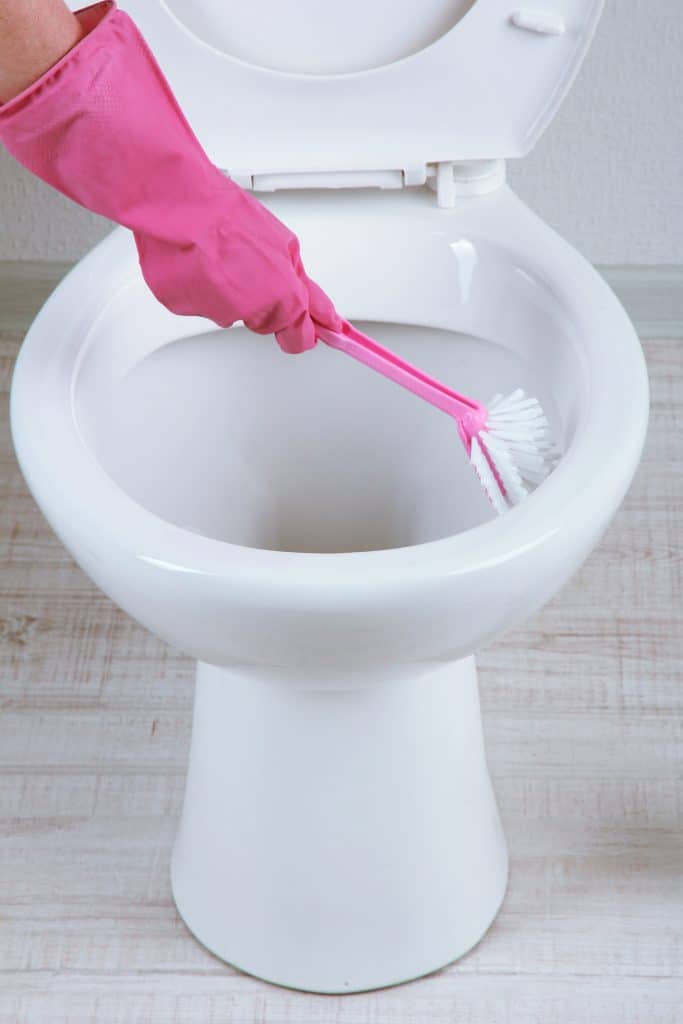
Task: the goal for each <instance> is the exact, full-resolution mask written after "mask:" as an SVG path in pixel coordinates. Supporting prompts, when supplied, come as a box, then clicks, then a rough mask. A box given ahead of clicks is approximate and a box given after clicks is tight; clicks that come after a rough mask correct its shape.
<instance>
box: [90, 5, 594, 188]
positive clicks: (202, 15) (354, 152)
mask: <svg viewBox="0 0 683 1024" xmlns="http://www.w3.org/2000/svg"><path fill="white" fill-rule="evenodd" d="M531 3H532V6H530V7H523V6H522V7H520V6H517V5H516V3H515V0H419V2H416V0H412V2H406V3H397V2H396V0H343V2H341V3H340V2H339V0H334V2H333V0H296V3H287V2H283V0H249V2H248V3H240V2H239V0H120V6H121V7H122V8H123V9H125V10H127V11H128V12H129V13H130V14H131V15H132V17H133V18H134V19H135V21H136V22H137V24H138V25H139V27H140V29H141V30H142V32H143V33H144V35H145V36H146V37H147V40H148V42H149V43H150V45H151V47H152V49H153V50H154V52H155V54H156V56H157V59H158V60H159V63H160V64H161V66H162V68H163V70H164V72H165V73H166V75H167V76H168V78H169V80H170V82H171V85H172V87H173V89H174V91H175V92H176V94H177V96H178V98H179V100H180V103H181V105H182V106H183V109H184V110H185V113H186V114H187V117H188V119H189V121H190V123H191V124H192V126H193V128H194V130H195V131H196V133H197V134H198V136H199V138H200V139H201V141H202V143H203V144H204V146H205V148H206V149H207V151H208V152H209V155H210V156H211V158H212V159H213V160H214V162H215V163H217V164H218V165H219V166H221V167H223V168H224V169H226V170H228V171H229V172H230V173H231V174H233V175H234V176H236V177H237V178H238V180H240V179H243V178H249V177H250V176H252V175H272V174H276V175H278V174H284V173H297V172H303V173H309V174H311V173H317V174H321V173H322V174H325V173H332V172H349V171H351V172H353V171H355V172H358V171H369V170H374V171H384V172H394V173H398V172H403V179H404V180H405V182H406V183H407V184H411V183H418V182H420V181H423V180H424V174H425V168H426V165H427V164H432V163H436V162H441V161H467V160H482V159H492V158H493V159H495V158H499V157H518V156H522V155H524V154H525V153H527V152H528V151H529V150H530V149H531V147H532V146H533V145H534V143H535V142H536V140H537V139H538V137H539V136H540V134H541V133H542V131H543V130H544V129H545V127H546V126H547V124H548V123H549V122H550V119H551V118H552V116H553V114H554V113H555V111H556V110H557V109H558V107H559V105H560V103H561V101H562V99H563V97H564V96H565V94H566V92H567V91H568V89H569V86H570V85H571V82H572V80H573V78H574V76H575V74H576V72H577V70H578V68H579V65H580V63H581V61H582V59H583V56H584V54H585V52H586V50H587V47H588V44H589V42H590V40H591V37H592V35H593V32H594V30H595V27H596V24H597V21H598V19H599V16H600V13H601V9H602V5H603V0H531ZM72 6H73V7H74V8H77V7H78V6H80V5H79V3H72Z"/></svg>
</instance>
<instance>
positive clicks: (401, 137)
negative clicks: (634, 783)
mask: <svg viewBox="0 0 683 1024" xmlns="http://www.w3.org/2000/svg"><path fill="white" fill-rule="evenodd" d="M73 6H74V7H76V6H77V4H74V5H73ZM121 6H122V7H124V8H125V9H127V10H128V11H129V12H130V13H131V14H132V15H133V17H134V18H135V19H136V21H137V23H138V24H139V26H140V28H141V29H142V31H143V32H144V33H145V35H146V36H147V38H148V40H149V41H150V43H151V45H152V48H153V49H154V51H155V53H156V55H157V57H158V59H159V61H160V63H161V65H162V67H163V68H164V70H165V72H166V73H167V75H168V77H169V79H170V81H171V83H172V85H173V87H174V89H175V91H176V92H177V95H178V97H179V99H180V101H181V104H182V105H183V107H184V109H185V111H186V113H187V115H188V118H189V120H190V122H191V123H192V125H193V127H194V128H195V130H196V131H197V133H198V135H199V136H200V138H201V140H202V142H203V143H204V145H205V147H206V148H207V150H208V152H209V154H210V156H211V157H212V159H213V160H214V161H215V162H216V163H217V164H218V165H219V166H221V167H223V168H225V169H226V170H227V171H228V172H229V173H230V174H231V175H232V176H233V177H235V178H236V180H238V181H239V182H240V183H241V184H244V185H245V186H247V187H250V188H253V189H254V190H255V191H256V192H257V193H258V195H259V197H260V198H262V199H263V201H264V202H265V203H266V204H267V205H268V206H269V207H270V209H272V210H273V212H274V213H275V214H277V215H278V216H279V217H280V218H282V219H283V220H284V221H285V222H286V223H288V224H289V225H290V226H291V227H292V229H293V230H294V231H295V232H296V233H297V234H298V235H299V237H300V239H301V245H302V252H303V255H304V259H305V262H306V265H307V268H308V270H309V272H310V273H311V275H312V276H313V277H314V278H316V279H317V280H319V282H320V283H321V285H322V286H323V287H324V288H325V289H326V290H327V291H328V292H329V293H330V295H331V296H332V297H333V298H334V301H335V303H336V304H337V307H338V309H339V310H340V312H342V313H343V315H344V316H346V317H348V318H349V319H351V320H352V321H354V322H355V323H357V324H358V325H359V326H361V327H362V328H364V329H366V330H368V331H370V332H371V333H373V334H375V335H376V336H377V337H378V338H379V340H380V341H382V342H384V343H386V344H389V345H391V346H393V347H394V348H395V349H396V350H397V351H398V352H399V353H400V354H401V355H403V356H405V357H406V358H409V359H411V360H412V361H414V362H415V363H417V364H418V365H419V366H420V367H421V368H423V369H425V370H426V371H427V372H429V373H432V374H434V375H436V376H438V377H440V378H441V379H443V380H444V381H445V382H446V383H448V384H449V385H451V386H452V387H456V388H457V389H458V390H459V391H462V392H465V393H468V394H471V395H473V396H474V397H476V398H478V399H481V400H483V401H486V400H487V399H488V398H489V397H490V395H491V394H492V393H493V392H496V391H501V392H506V391H509V390H512V389H513V388H515V387H517V386H521V387H524V388H525V389H526V390H528V391H529V392H530V393H532V394H534V395H536V396H538V397H539V398H540V400H541V402H542V404H543V405H544V407H545V408H546V410H547V412H548V415H549V418H550V419H551V421H552V425H553V429H554V432H555V434H556V436H557V437H558V438H559V441H560V445H561V449H562V453H563V454H562V457H561V459H560V461H559V464H558V466H557V468H556V469H555V470H554V471H553V473H552V474H551V476H550V477H549V478H548V480H547V481H545V482H544V483H543V484H542V485H541V486H540V487H539V488H538V489H537V490H536V491H535V492H534V493H533V494H532V495H530V496H529V497H528V498H527V499H526V500H525V501H524V502H522V503H521V504H520V505H519V506H517V507H515V508H514V509H513V510H512V511H510V512H509V513H507V514H506V515H504V516H502V517H498V516H496V515H495V513H494V512H493V510H492V509H491V508H490V507H489V505H488V503H487V501H486V499H485V497H484V496H483V494H482V492H481V488H480V487H479V485H478V483H477V479H476V476H475V475H474V473H473V472H472V469H471V467H470V466H469V463H468V460H467V458H466V456H465V453H464V450H463V448H462V445H461V443H460V441H459V438H458V436H457V431H456V430H455V428H454V425H453V424H452V422H451V421H450V420H449V419H448V418H447V417H445V416H443V415H442V414H441V413H439V412H437V411H436V410H434V409H432V408H431V407H430V406H427V405H425V403H422V402H420V401H418V400H417V399H415V398H414V397H413V396H411V395H409V394H408V393H407V392H404V391H402V390H401V389H400V388H397V387H396V386H395V385H393V384H391V383H389V382H388V381H385V380H383V379H381V378H379V377H377V376H376V375H374V374H372V373H370V372H369V371H367V370H366V369H364V368H363V367H360V366H358V365H357V364H355V363H353V362H352V361H351V360H349V359H347V358H345V357H344V356H343V355H341V354H340V353H338V352H334V351H332V350H331V349H328V348H326V347H325V346H324V345H322V344H320V345H318V346H317V347H316V349H315V350H313V351H312V352H308V353H305V354H304V355H301V356H296V357H292V356H286V355H284V354H283V353H282V352H281V351H280V350H279V349H278V347H277V345H276V343H275V341H274V339H272V338H264V337H259V336H256V335H253V334H251V333H250V332H248V331H246V329H245V328H244V327H243V326H240V325H236V326H235V327H233V328H231V329H228V330H221V329H219V328H217V327H216V326H215V325H214V324H212V323H209V322H207V321H205V320H202V319H199V318H196V319H192V318H182V317H177V316H174V315H173V314H171V313H169V312H168V311H167V310H165V309H164V308H162V307H161V306H160V305H159V304H158V303H157V302H156V300H155V299H154V298H153V296H152V295H151V293H150V292H149V291H148V290H147V288H146V286H145V284H144V282H143V280H142V277H141V274H140V270H139V267H138V264H137V259H136V252H135V246H134V244H133V240H132V237H131V236H130V235H129V234H128V233H127V232H126V231H124V230H123V229H117V230H115V231H114V232H113V233H112V234H111V235H110V236H109V237H108V238H106V239H105V241H104V242H102V243H101V244H100V245H98V246H97V247H96V248H95V250H94V251H93V252H91V253H90V254H89V255H88V256H86V257H85V259H83V260H81V262H80V263H79V264H78V265H77V266H76V267H75V268H74V269H73V270H72V271H71V273H70V274H69V275H68V276H67V277H66V279H65V280H64V281H63V282H62V284H61V285H60V286H59V287H58V288H57V290H56V291H55V292H54V293H53V295H52V296H51V297H50V298H49V300H48V301H47V303H46V305H45V306H44V308H43V309H42V311H41V312H40V313H39V315H38V317H37V318H36V320H35V322H34V323H33V325H32V327H31V329H30V331H29V333H28V335H27V337H26V340H25V342H24V344H23V347H22V349H21V352H20V355H19V358H18V361H17V366H16V371H15V375H14V380H13V386H12V395H11V421H12V432H13V437H14V442H15V446H16V450H17V454H18V458H19V461H20V464H21V467H22V470H23V472H24V475H25V477H26V480H27V482H28V485H29V487H30V488H31V491H32V492H33V495H34V496H35V499H36V501H37V503H38V504H39V506H40V508H41V509H42V510H43V512H44V514H45V516H46V518H47V519H48V521H49V523H50V524H51V526H52V528H53V529H54V531H55V533H56V534H57V536H58V537H59V538H60V539H61V541H62V542H63V544H64V545H65V546H66V547H67V548H68V550H69V551H70V552H71V553H72V555H73V557H74V558H75V559H76V560H77V562H78V563H79V565H80V566H81V567H82V568H83V570H84V571H85V572H86V573H87V574H88V575H89V576H90V577H91V578H92V580H94V582H95V583H96V584H97V585H98V586H99V587H100V588H101V589H102V590H103V591H104V592H105V593H106V594H107V595H109V597H110V598H111V599H112V600H113V601H114V602H116V603H117V604H118V605H119V606H120V607H121V608H122V609H124V610H125V611H126V612H127V613H128V614H129V615H131V616H132V617H133V618H134V619H136V620H137V621H138V622H139V623H141V624H142V625H143V626H145V627H146V628H147V629H149V630H151V631H152V632H153V633H155V634H157V635H158V636H160V637H162V638H163V639H164V640H166V641H168V643H170V644H172V645H173V646H174V647H176V648H178V649H180V650H181V651H183V652H185V653H186V654H188V655H189V656H191V657H192V658H194V659H196V661H197V682H196V697H195V709H194V720H193V729H192V740H191V752H190V761H189V769H188V776H187V785H186V793H185V800H184V806H183V811H182V816H181V819H180V822H179V827H178V834H177V838H176V842H175V847H174V851H173V856H172V864H171V877H172V886H173V893H174V898H175V900H176V903H177V906H178V910H179V912H180V914H181V916H182V918H183V919H184V921H185V922H186V924H187V926H188V928H189V929H190V930H191V931H192V932H193V933H194V935H195V936H196V937H197V939H198V940H199V941H200V942H201V943H203V944H204V945H205V946H206V947H207V948H208V949H209V950H211V951H212V952H213V953H214V954H216V955H217V956H218V957H221V958H222V959H224V960H225V961H227V962H228V963H230V964H232V965H234V966H236V967H238V968H240V969H242V970H244V971H246V972H248V973H250V974H252V975H255V976H257V977H259V978H262V979H265V980H267V981H270V982H274V983H276V984H279V985H284V986H289V987H292V988H297V989H303V990H307V991H312V992H322V993H325V992H327V993H345V992H358V991H363V990H368V989H374V988H378V987H382V986H386V985H392V984H395V983H399V982H403V981H407V980H409V979H413V978H417V977H420V976H422V975H425V974H427V973H429V972H431V971H433V970H435V969H437V968H439V967H442V966H444V965H445V964H448V963H451V962H452V961H454V960H456V959H457V958H458V957H460V956H462V955H463V954H465V953H466V952H467V951H468V950H470V949H471V948H472V947H473V946H474V945H475V944H476V943H477V942H478V941H479V940H480V939H481V938H482V936H483V935H484V933H485V932H486V930H487V929H488V928H489V926H490V925H491V923H492V921H493V920H494V918H495V916H496V914H497V912H498V910H499V908H500V906H501V903H502V901H503V898H504V893H505V889H506V884H507V876H508V862H507V853H506V845H505V838H504V835H503V831H502V828H501V823H500V818H499V814H498V809H497V806H496V800H495V796H494V792H493V789H492V785H491V781H490V778H489V773H488V769H487V765H486V757H485V752H484V743H483V736H482V726H481V716H480V710H479V698H478V690H477V677H476V666H475V659H474V655H475V653H476V652H477V651H478V650H480V649H481V648H482V647H483V646H485V645H486V644H487V643H488V642H489V641H492V640H494V639H496V638H497V637H499V636H500V635H501V634H502V633H503V632H504V631H506V630H508V629H510V628H513V627H514V626H515V625H516V624H517V623H519V622H521V621H523V620H524V619H525V618H526V617H527V616H528V615H530V614H531V613H533V612H534V611H536V610H537V609H538V608H540V607H541V606H542V605H543V604H544V602H546V601H547V600H548V599H549V598H551V597H552V596H553V595H554V594H555V593H556V592H557V591H558V590H559V589H560V588H561V587H562V586H563V585H564V583H565V582H566V581H567V580H568V579H569V578H570V577H571V575H572V574H573V573H574V572H575V571H576V569H577V568H578V567H579V566H580V565H581V563H582V562H583V561H584V559H585V558H586V557H587V555H588V554H589V553H590V551H591V550H592V548H593V547H594V546H595V544H596V543H597V542H598V541H599V539H600V537H601V535H602V533H603V531H604V530H605V528H606V527H607V525H608V524H609V522H610V520H611V518H612V517H613V515H614V513H615V511H616V510H617V508H618V506H619V504H620V502H621V500H622V498H623V496H624V494H625V492H626V490H627V488H628V486H629V484H630V481H631V479H632V477H633V474H634V471H635V469H636V466H637V464H638V460H639V458H640V454H641V449H642V445H643V441H644V437H645V432H646V426H647V410H648V384H647V375H646V370H645V365H644V361H643V356H642V352H641V348H640V345H639V342H638V339H637V337H636V334H635V332H634V329H633V327H632V325H631V323H630V322H629V320H628V318H627V316H626V314H625V313H624V311H623V309H622V308H621V306H620V305H619V303H618V302H617V300H616V298H615V297H614V295H613V294H612V293H611V291H610V290H609V288H608V287H607V286H606V285H605V283H604V282H603V280H602V279H601V278H600V276H599V275H598V274H597V272H596V271H595V270H594V269H593V268H592V267H591V266H590V265H589V264H588V263H587V262H586V261H585V260H584V259H583V258H582V257H581V256H580V255H579V254H578V253H577V252H576V251H575V250H573V249H572V248H571V247H570V246H569V245H568V244H567V243H566V242H565V241H563V240H562V239H561V238H559V237H558V236H557V234H555V233H554V232H553V231H552V230H551V228H550V227H548V226H547V225H546V224H544V223H543V221H542V220H541V219H539V217H538V216H536V215H535V214H534V213H533V212H532V211H531V210H530V209H529V208H528V207H526V206H525V205H524V204H523V203H522V202H521V200H520V199H518V198H517V197H516V196H515V195H514V193H513V192H512V191H511V189H510V188H509V187H508V185H507V184H506V181H505V161H506V159H508V158H514V157H521V156H523V155H524V154H525V153H527V152H528V151H529V150H530V149H531V147H532V146H533V144H534V143H535V141H536V139H537V138H538V137H539V135H540V134H541V132H542V131H543V129H544V128H545V127H546V125H547V124H548V123H549V121H550V119H551V118H552V116H553V114H554V113H555V111H556V110H557V108H558V106H559V104H560V102H561V99H562V97H563V96H564V94H565V93H566V91H567V89H568V88H569V85H570V83H571V81H572V79H573V76H574V74H575V73H576V71H577V69H578V66H579V64H580V62H581V60H582V58H583V55H584V53H585V51H586V49H587V46H588V44H589V41H590V39H591V36H592V34H593V31H594V28H595V25H596V23H597V20H598V17H599V15H600V9H601V6H602V3H601V0H539V2H538V6H537V7H536V6H534V7H531V8H527V7H516V6H515V4H514V3H510V2H506V0H477V2H474V3H473V2H471V0H470V2H463V0H459V2H458V0H428V2H426V0H423V2H422V3H420V4H412V5H395V4H394V3H391V2H390V0H375V2H374V3H373V4H367V2H366V0H364V2H363V3H361V0H345V3H344V4H343V5H339V4H335V3H330V2H326V0H316V2H313V0H300V2H298V3H297V4H296V5H289V4H281V3H278V2H277V0H262V2H261V3H260V4H258V5H257V4H251V5H245V7H244V8H243V9H239V5H233V4H224V3H221V2H220V0H201V2H200V0H165V2H163V0H126V2H123V3H122V4H121ZM397 7H399V8H401V9H400V10H398V9H397ZM403 7H406V8H409V10H403V9H402V8H403ZM292 8H295V10H292ZM558 187H561V185H560V183H559V182H558ZM144 685H145V680H144V679H142V678H141V679H140V687H141V688H142V687H144ZM520 928H523V923H522V924H520Z"/></svg>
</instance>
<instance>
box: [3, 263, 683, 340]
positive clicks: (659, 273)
mask: <svg viewBox="0 0 683 1024" xmlns="http://www.w3.org/2000/svg"><path fill="white" fill-rule="evenodd" d="M68 268H69V265H68V264H65V263H37V262H31V261H25V262H13V261H5V262H3V261H0V300H1V301H0V313H2V314H3V319H7V317H8V315H10V314H11V313H12V312H14V313H15V315H16V316H17V317H18V318H19V319H21V315H23V316H24V317H25V316H26V313H28V312H29V311H31V310H36V309H37V306H38V304H39V302H42V301H43V299H45V298H46V297H47V295H48V294H49V293H50V291H51V290H52V288H53V287H55V286H56V284H57V282H58V281H59V280H60V279H61V278H62V277H63V276H64V274H65V273H66V271H67V270H68ZM598 270H599V271H600V273H601V274H602V275H603V277H604V278H605V280H606V281H607V283H608V284H609V285H610V287H611V288H612V289H613V291H614V292H615V293H616V294H617V296H618V297H619V299H620V301H621V302H622V303H623V305H624V307H625V309H626V311H627V313H628V314H629V316H630V317H631V319H632V320H633V322H634V324H635V326H636V330H637V331H638V334H639V335H640V337H641V338H683V267H678V266H642V267H633V266H631V267H626V266H605V267H599V268H598Z"/></svg>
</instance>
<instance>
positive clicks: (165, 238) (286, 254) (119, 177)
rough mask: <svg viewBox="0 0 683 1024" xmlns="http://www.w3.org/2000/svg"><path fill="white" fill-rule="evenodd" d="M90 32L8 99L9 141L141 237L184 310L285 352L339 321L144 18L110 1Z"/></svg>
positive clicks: (167, 301) (144, 262)
mask: <svg viewBox="0 0 683 1024" xmlns="http://www.w3.org/2000/svg"><path fill="white" fill-rule="evenodd" d="M78 17H79V20H80V21H81V24H82V26H83V28H84V30H85V32H86V33H87V34H86V35H85V36H84V38H83V39H82V40H81V41H80V42H79V43H78V44H77V45H76V46H75V47H74V48H73V49H72V50H70V51H69V53H67V54H66V55H65V56H64V57H63V58H62V60H61V61H59V63H58V64H56V65H55V66H54V67H53V68H51V69H50V70H49V71H48V72H46V73H45V74H44V75H43V76H42V77H41V78H39V79H38V81H37V82H35V83H34V84H33V85H32V86H30V87H29V88H28V89H26V90H25V91H24V92H22V93H21V94H20V95H19V96H16V97H15V98H14V99H12V100H10V101H9V102H8V103H6V104H4V105H0V141H2V142H4V144H5V145H6V146H7V148H8V150H9V151H10V152H11V153H12V154H13V155H14V156H15V157H16V159H17V160H19V161H20V163H22V164H24V166H25V167H27V168H28V169H29V170H30V171H32V172H33V173H34V174H36V175H38V176H39V177H40V178H42V179H43V180H44V181H46V182H48V184H50V185H53V186H54V187H55V188H57V189H59V190H60V192H63V193H64V194H65V195H67V196H69V197H70V198H71V199H74V200H75V201H76V202H77V203H80V204H81V205H82V206H85V207H87V208H88V209H89V210H93V211H94V212H96V213H100V214H103V215H104V216H105V217H109V218H110V219H111V220H114V221H117V222H118V223H119V224H124V225H126V226H127V227H129V228H131V230H132V231H133V232H134V234H135V240H136V243H137V248H138V253H139V257H140V265H141V267H142V272H143V275H144V278H145V280H146V281H147V284H148V285H149V287H150V288H151V290H152V291H153V292H154V294H155V295H156V297H157V298H158V299H159V300H160V301H161V302H162V303H163V304H164V305H165V306H167V307H168V308H169V309H171V310H173V312H175V313H181V314H188V315H198V316H204V317H208V318H209V319H211V320H214V321H215V322H216V323H217V324H220V325H221V326H224V327H227V326H229V325H230V324H232V323H234V322H235V321H236V320H243V321H244V322H245V324H246V325H247V326H248V327H250V328H251V329H252V330H254V331H257V332H258V333H259V334H270V333H274V334H275V335H276V337H277V340H278V342H279V343H280V346H281V347H282V348H283V349H284V350H285V351H286V352H301V351H303V350H304V349H307V348H311V347H313V345H315V343H316V333H315V326H314V323H313V321H317V322H318V323H319V324H321V325H323V326H325V327H329V328H332V329H333V330H334V329H340V327H341V321H340V318H339V317H338V316H337V314H336V312H335V309H334V306H333V305H332V303H331V302H330V300H329V299H328V298H327V296H326V295H325V294H324V292H322V291H321V289H320V288H319V287H318V286H317V285H316V284H315V283H314V282H313V281H311V280H310V278H309V277H308V276H307V274H306V272H305V270H304V267H303V264H302V262H301V256H300V253H299V242H298V239H297V238H296V236H295V235H294V234H293V233H292V232H291V231H290V230H289V229H288V228H287V227H285V225H284V224H282V223H281V221H279V220H278V219H277V217H274V216H273V214H271V213H270V212H269V211H268V210H267V209H266V208H265V207H264V206H263V205H262V204H261V203H259V202H258V200H256V199H255V198H254V197H253V196H251V195H249V193H247V192H245V191H244V190H243V189H242V188H240V187H239V185H236V184H235V183H234V182H233V181H231V180H230V179H229V178H228V177H226V175H225V174H223V173H222V172H221V171H219V170H218V169H217V168H216V167H215V166H214V165H213V164H212V163H211V161H210V160H209V158H208V157H207V155H206V153H205V152H204V150H203V149H202V147H201V145H200V144H199V142H198V140H197V138H196V137H195V135H194V133H193V132H192V129H191V128H190V126H189V125H188V123H187V121H186V120H185V117H184V116H183V113H182V111H181V110H180V108H179V106H178V103H177V102H176V100H175V97H174V96H173V94H172V92H171V89H170V87H169V85H168V82H167V81H166V79H165V78H164V76H163V74H162V72H161V70H160V68H159V66H158V64H157V63H156V61H155V59H154V57H153V55H152V53H151V52H150V50H149V47H148V46H147V44H146V42H145V40H144V39H143V37H142V36H141V34H140V32H139V31H138V29H137V28H136V26H135V24H134V22H133V21H132V20H131V19H130V18H129V17H128V15H127V14H125V13H124V12H123V11H120V10H118V9H117V8H116V4H115V3H114V2H113V0H107V2H105V3H98V4H95V5H93V6H92V7H88V8H86V9H85V10H83V11H81V12H79V15H78Z"/></svg>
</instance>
